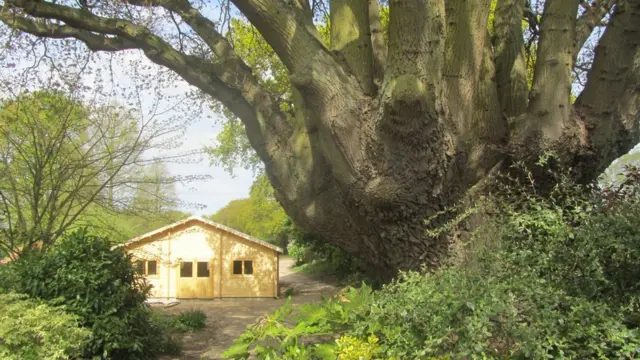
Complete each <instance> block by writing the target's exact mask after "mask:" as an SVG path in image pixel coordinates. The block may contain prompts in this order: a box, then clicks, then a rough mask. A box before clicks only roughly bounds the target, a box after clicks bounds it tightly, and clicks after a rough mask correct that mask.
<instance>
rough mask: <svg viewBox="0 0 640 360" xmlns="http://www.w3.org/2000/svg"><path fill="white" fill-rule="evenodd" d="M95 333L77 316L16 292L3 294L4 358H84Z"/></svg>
mask: <svg viewBox="0 0 640 360" xmlns="http://www.w3.org/2000/svg"><path fill="white" fill-rule="evenodd" d="M90 335H91V332H90V331H89V330H87V329H84V328H82V327H80V326H79V324H78V318H77V316H74V315H70V314H67V313H65V312H64V309H62V308H59V307H52V306H49V305H46V304H44V303H42V302H41V301H37V300H33V299H28V298H27V296H26V295H19V294H15V293H7V294H0V358H1V359H5V360H32V359H48V360H58V359H72V358H77V357H79V356H80V355H81V352H82V348H83V346H84V344H85V343H86V342H87V340H88V339H89V336H90Z"/></svg>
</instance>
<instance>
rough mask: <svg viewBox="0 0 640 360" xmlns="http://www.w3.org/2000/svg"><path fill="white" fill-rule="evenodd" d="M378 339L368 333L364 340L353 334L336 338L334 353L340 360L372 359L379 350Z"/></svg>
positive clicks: (375, 357)
mask: <svg viewBox="0 0 640 360" xmlns="http://www.w3.org/2000/svg"><path fill="white" fill-rule="evenodd" d="M379 340H380V339H378V338H377V337H376V336H375V335H369V337H368V338H367V339H366V340H361V339H358V338H357V337H354V336H343V337H341V338H339V339H337V340H336V345H337V346H336V353H337V355H338V359H340V360H372V359H377V358H378V357H377V355H378V354H379V353H380V352H381V351H380V345H379V344H378V341H379Z"/></svg>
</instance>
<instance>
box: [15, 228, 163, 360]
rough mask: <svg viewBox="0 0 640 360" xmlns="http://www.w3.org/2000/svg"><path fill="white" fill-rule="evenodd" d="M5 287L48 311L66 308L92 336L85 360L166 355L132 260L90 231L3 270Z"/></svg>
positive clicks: (81, 231) (77, 233) (145, 289)
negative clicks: (46, 306)
mask: <svg viewBox="0 0 640 360" xmlns="http://www.w3.org/2000/svg"><path fill="white" fill-rule="evenodd" d="M2 271H3V273H4V274H3V276H4V278H5V279H6V280H7V281H6V282H5V284H4V286H6V287H8V288H9V289H11V290H13V291H15V292H19V293H24V294H27V295H29V296H30V297H32V298H38V299H42V300H45V301H46V302H47V303H48V304H50V305H54V306H57V305H64V306H65V309H66V310H67V311H68V312H69V313H71V314H74V315H76V316H78V317H79V320H80V324H81V325H82V326H83V327H85V328H87V329H89V330H91V332H92V336H91V338H90V340H89V341H88V342H87V343H85V344H84V346H83V349H82V350H83V358H94V357H98V358H100V357H102V358H119V359H141V358H149V357H152V356H154V355H155V354H156V353H158V352H161V351H163V348H165V344H163V343H161V340H163V339H165V337H164V336H163V334H162V329H161V328H160V327H159V326H157V325H156V324H154V323H153V322H152V321H151V309H149V308H148V306H147V305H146V304H145V303H144V302H145V300H146V296H147V292H148V286H146V285H145V284H144V282H143V281H142V279H140V278H138V277H137V276H136V275H135V273H134V269H133V265H132V262H131V258H130V256H129V255H127V254H126V253H125V251H124V249H122V248H115V249H112V244H111V243H110V241H109V240H108V239H106V238H102V237H95V236H91V235H89V234H88V233H87V231H86V230H80V231H77V232H74V233H72V234H70V235H69V236H67V237H65V238H64V239H62V240H61V241H59V242H58V243H57V244H56V246H54V247H53V248H51V249H50V250H49V251H47V252H46V253H44V254H43V253H32V254H26V255H25V256H22V257H21V258H20V259H19V260H18V261H17V262H16V263H13V264H10V265H7V266H5V269H3V270H2Z"/></svg>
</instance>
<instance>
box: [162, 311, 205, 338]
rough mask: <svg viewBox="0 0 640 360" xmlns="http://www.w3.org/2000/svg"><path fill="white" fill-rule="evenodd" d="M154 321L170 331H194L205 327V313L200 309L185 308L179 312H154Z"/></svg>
mask: <svg viewBox="0 0 640 360" xmlns="http://www.w3.org/2000/svg"><path fill="white" fill-rule="evenodd" d="M153 318H154V322H155V323H156V324H158V325H159V326H161V327H162V328H164V329H166V330H167V331H168V332H170V333H184V332H196V331H199V330H202V329H204V328H205V327H206V321H207V314H205V313H204V312H203V311H201V310H195V309H193V310H186V311H181V312H180V313H179V314H177V315H174V314H165V313H154V316H153Z"/></svg>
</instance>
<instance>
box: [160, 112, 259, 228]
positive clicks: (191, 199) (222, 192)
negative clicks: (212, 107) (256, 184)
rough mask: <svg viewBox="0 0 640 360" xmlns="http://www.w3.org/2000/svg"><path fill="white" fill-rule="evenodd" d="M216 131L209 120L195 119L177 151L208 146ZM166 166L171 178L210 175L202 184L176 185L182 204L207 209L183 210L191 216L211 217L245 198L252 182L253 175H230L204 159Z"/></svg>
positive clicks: (242, 170) (237, 173)
mask: <svg viewBox="0 0 640 360" xmlns="http://www.w3.org/2000/svg"><path fill="white" fill-rule="evenodd" d="M218 131H220V125H216V124H215V122H214V121H212V120H211V119H203V118H201V119H196V120H194V122H193V123H192V124H191V125H189V127H188V128H187V131H186V133H185V135H184V144H183V145H182V147H180V148H179V149H178V150H179V151H188V150H193V149H199V148H202V147H204V146H211V145H212V144H213V143H214V141H215V137H216V134H217V132H218ZM168 167H169V171H170V172H171V173H172V175H186V174H206V175H210V176H211V178H210V179H207V180H204V181H193V182H189V183H186V184H180V183H178V184H176V192H177V194H178V197H179V198H180V200H181V201H183V202H185V203H198V204H202V205H205V206H206V207H205V208H203V209H194V208H191V209H190V208H183V209H182V210H184V211H186V212H192V213H193V214H194V215H209V214H213V213H215V212H216V211H217V210H219V209H220V208H222V207H224V206H225V205H226V204H227V203H228V202H229V201H231V200H234V199H239V198H244V197H248V196H249V188H250V186H251V183H252V182H253V173H252V172H250V171H246V170H244V169H235V170H234V176H231V175H229V173H227V172H226V171H225V170H224V169H223V168H221V167H216V166H213V165H211V164H210V163H209V159H208V157H206V156H204V157H203V158H202V159H201V160H200V161H199V162H197V163H191V164H174V163H171V164H169V165H168Z"/></svg>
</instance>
